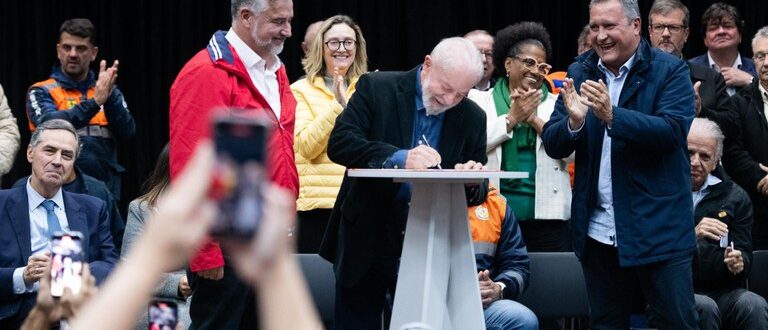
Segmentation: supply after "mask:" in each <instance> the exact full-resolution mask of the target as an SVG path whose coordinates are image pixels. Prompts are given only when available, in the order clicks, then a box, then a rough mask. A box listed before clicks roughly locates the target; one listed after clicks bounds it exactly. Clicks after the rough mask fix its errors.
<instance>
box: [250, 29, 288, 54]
mask: <svg viewBox="0 0 768 330" xmlns="http://www.w3.org/2000/svg"><path fill="white" fill-rule="evenodd" d="M253 40H254V42H256V46H257V47H260V48H266V49H269V53H270V54H273V55H278V54H280V53H281V52H282V51H283V46H284V45H285V43H282V42H281V43H280V44H279V45H275V44H273V43H272V40H270V39H259V37H257V36H256V34H255V33H254V35H253Z"/></svg>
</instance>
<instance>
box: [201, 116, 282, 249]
mask: <svg viewBox="0 0 768 330" xmlns="http://www.w3.org/2000/svg"><path fill="white" fill-rule="evenodd" d="M212 125H213V139H214V144H215V149H216V165H215V166H214V173H213V177H214V184H213V189H212V193H211V197H212V198H213V199H215V200H217V202H218V208H219V212H218V215H217V217H216V220H215V221H214V223H213V225H212V227H211V234H212V235H213V236H215V237H217V238H219V239H236V240H249V239H250V238H251V237H253V235H254V234H255V233H256V232H257V231H258V228H259V224H260V223H261V214H262V208H263V198H262V190H263V187H264V185H265V184H266V183H267V182H268V171H267V169H266V164H267V152H266V151H267V150H266V149H267V141H268V140H269V137H270V135H271V133H272V129H271V128H272V121H271V120H270V119H269V118H268V117H267V116H266V115H264V114H263V112H262V111H254V110H240V109H225V110H220V111H217V112H216V114H215V115H214V116H213V118H212Z"/></svg>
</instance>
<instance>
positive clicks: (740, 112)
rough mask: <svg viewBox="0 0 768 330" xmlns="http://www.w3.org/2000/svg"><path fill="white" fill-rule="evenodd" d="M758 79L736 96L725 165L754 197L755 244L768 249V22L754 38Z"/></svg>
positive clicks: (753, 46) (758, 248)
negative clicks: (733, 134) (731, 135)
mask: <svg viewBox="0 0 768 330" xmlns="http://www.w3.org/2000/svg"><path fill="white" fill-rule="evenodd" d="M752 54H754V55H753V56H754V59H755V63H756V64H757V71H758V72H760V75H759V79H756V80H755V82H754V83H752V85H750V86H749V87H747V88H746V89H744V90H743V91H742V93H741V94H738V95H736V96H734V97H733V98H732V99H733V103H734V105H735V106H736V116H735V120H734V124H733V126H734V128H733V129H732V130H733V131H735V132H736V133H737V134H736V136H734V138H733V139H731V138H730V136H729V138H728V139H726V140H725V151H724V154H725V156H724V157H723V167H724V168H725V170H726V171H727V172H728V175H730V176H731V178H733V181H735V182H736V183H738V184H739V185H740V186H741V187H742V188H744V190H745V191H747V193H748V194H749V197H750V198H751V199H752V208H753V210H754V215H755V222H754V224H753V225H752V247H753V248H754V249H755V250H766V249H768V147H766V141H767V140H768V116H766V114H767V113H768V26H764V27H762V28H760V30H757V32H756V33H755V36H754V38H753V39H752Z"/></svg>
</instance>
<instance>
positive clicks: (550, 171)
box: [467, 89, 573, 220]
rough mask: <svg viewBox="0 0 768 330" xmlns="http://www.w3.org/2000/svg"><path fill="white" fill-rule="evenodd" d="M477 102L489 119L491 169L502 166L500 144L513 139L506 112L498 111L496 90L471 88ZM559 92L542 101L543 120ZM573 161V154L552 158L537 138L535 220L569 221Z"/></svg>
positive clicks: (470, 97)
mask: <svg viewBox="0 0 768 330" xmlns="http://www.w3.org/2000/svg"><path fill="white" fill-rule="evenodd" d="M467 97H468V98H469V99H470V100H472V101H475V103H477V104H478V105H479V106H480V107H481V108H483V110H484V111H485V115H486V118H487V121H488V122H487V135H488V137H487V139H488V141H487V144H488V146H487V149H486V152H487V153H488V163H487V164H486V166H487V167H488V169H489V170H500V169H501V149H502V148H501V144H502V143H504V142H506V141H509V140H511V139H512V135H513V133H512V132H510V133H507V122H506V120H505V117H506V114H505V115H501V116H499V115H497V114H496V105H495V103H494V102H493V89H491V90H488V91H478V90H475V89H472V90H470V91H469V95H468V96H467ZM556 100H557V95H554V94H551V93H548V95H547V99H546V100H544V101H543V102H541V104H539V107H538V109H536V115H537V116H538V117H539V118H541V119H542V120H544V121H545V122H546V121H549V117H550V116H551V115H552V112H553V111H554V110H555V101H556ZM572 161H573V155H571V156H569V158H567V159H552V158H550V157H549V156H548V155H547V153H546V152H545V151H544V146H543V145H542V144H541V136H537V137H536V178H535V180H536V181H535V185H536V192H535V205H536V206H535V210H534V216H535V217H536V219H557V220H568V219H570V218H571V179H570V176H569V175H568V163H569V162H572ZM491 183H492V184H494V185H495V186H496V187H499V180H498V179H491Z"/></svg>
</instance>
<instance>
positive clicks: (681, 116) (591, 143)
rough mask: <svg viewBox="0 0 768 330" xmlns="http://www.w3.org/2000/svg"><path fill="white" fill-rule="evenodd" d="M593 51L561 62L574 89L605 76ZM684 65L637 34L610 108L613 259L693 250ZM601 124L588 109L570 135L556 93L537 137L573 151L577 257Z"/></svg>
mask: <svg viewBox="0 0 768 330" xmlns="http://www.w3.org/2000/svg"><path fill="white" fill-rule="evenodd" d="M597 62H598V56H597V54H596V53H595V52H594V51H588V52H586V53H584V54H583V55H581V56H579V57H577V58H576V62H575V63H573V64H571V66H570V67H569V68H568V76H569V77H572V78H573V81H574V86H575V87H576V90H577V91H578V90H579V88H580V86H581V83H582V82H584V81H585V80H587V79H590V80H594V81H597V80H598V79H605V78H604V77H603V74H602V72H601V71H600V70H599V69H598V68H597ZM694 108H695V103H694V93H693V85H692V83H691V79H690V77H689V70H688V65H686V64H685V63H684V62H683V61H681V60H680V59H679V58H675V57H673V56H672V55H670V54H667V53H664V52H663V51H660V50H658V49H656V48H651V47H650V45H649V44H648V42H646V41H645V40H642V41H641V42H640V46H639V47H638V50H637V52H636V57H635V64H634V65H633V66H632V68H631V69H630V71H629V73H628V76H627V78H626V80H625V82H624V87H623V88H622V90H621V96H620V97H619V102H618V106H614V107H613V121H612V123H611V129H610V130H608V136H609V137H611V139H612V140H611V141H612V143H611V180H612V181H611V183H612V187H613V207H614V217H615V222H616V240H617V242H618V252H619V262H620V264H621V265H622V266H634V265H642V264H648V263H652V262H656V261H662V260H667V259H671V258H675V257H680V256H684V255H692V254H693V252H694V250H695V248H696V237H695V235H694V228H693V201H692V199H691V168H690V158H689V156H688V144H687V136H688V129H689V128H690V126H691V122H692V121H693V117H694V115H695V109H694ZM605 132H606V126H605V124H604V123H603V122H602V121H601V120H600V119H599V118H597V117H596V116H595V115H594V113H593V112H592V110H591V109H590V111H589V112H588V113H587V117H586V119H585V123H584V127H583V128H582V129H581V130H580V131H579V132H578V133H577V134H576V135H575V136H572V135H571V133H570V132H569V130H568V111H567V110H566V108H565V105H564V103H563V94H562V93H561V94H560V97H559V98H558V100H557V103H556V104H555V111H554V113H553V114H552V117H551V118H550V119H549V121H548V122H547V123H546V124H545V125H544V130H543V132H542V134H541V138H542V141H543V144H544V148H545V150H546V152H547V154H548V155H549V156H550V157H552V158H556V159H557V158H565V157H567V156H568V155H570V154H571V153H572V152H574V151H575V152H576V164H577V165H576V176H575V187H574V191H573V201H572V202H571V221H570V225H571V230H572V232H573V238H574V239H573V241H574V248H575V251H576V253H577V255H579V256H581V253H582V252H583V249H584V245H585V242H586V238H587V229H588V226H589V219H590V217H591V216H592V214H593V213H594V211H595V209H596V208H597V205H598V202H597V196H598V177H599V170H600V157H601V155H602V145H603V136H604V133H605Z"/></svg>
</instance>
